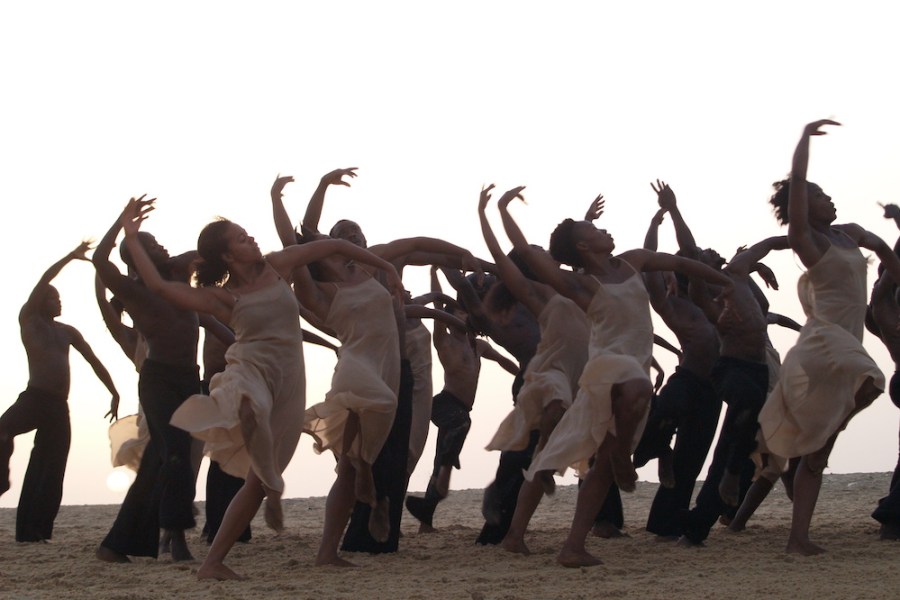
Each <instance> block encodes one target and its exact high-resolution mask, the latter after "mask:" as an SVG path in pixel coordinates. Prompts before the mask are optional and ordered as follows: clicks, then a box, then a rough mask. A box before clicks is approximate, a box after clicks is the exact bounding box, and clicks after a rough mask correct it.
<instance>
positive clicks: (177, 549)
mask: <svg viewBox="0 0 900 600" xmlns="http://www.w3.org/2000/svg"><path fill="white" fill-rule="evenodd" d="M168 533H169V539H170V540H171V547H172V560H173V561H175V562H184V561H186V560H194V557H193V556H192V555H191V551H190V550H189V549H188V546H187V541H186V540H185V539H184V530H178V529H171V530H168Z"/></svg>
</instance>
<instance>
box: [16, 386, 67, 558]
mask: <svg viewBox="0 0 900 600" xmlns="http://www.w3.org/2000/svg"><path fill="white" fill-rule="evenodd" d="M29 431H34V432H35V434H34V448H33V449H32V450H31V458H30V459H29V460H28V468H27V469H26V470H25V479H24V480H23V481H22V493H21V495H20V496H19V507H18V509H17V510H16V541H17V542H39V541H41V540H49V539H51V537H52V536H53V521H54V520H55V519H56V515H57V514H58V513H59V505H60V503H61V502H62V492H63V478H64V477H65V474H66V461H67V460H68V456H69V444H70V442H71V439H72V430H71V427H70V425H69V406H68V404H67V403H66V398H65V397H63V396H57V395H54V394H50V393H48V392H44V391H42V390H38V389H35V388H28V389H26V390H25V391H24V392H22V393H21V394H19V398H18V399H17V400H16V402H15V403H14V404H13V405H12V406H10V407H9V409H8V410H7V411H6V412H5V413H3V416H2V417H0V435H2V436H4V437H6V438H7V439H6V440H5V442H3V443H2V444H0V468H2V469H4V473H5V475H3V482H0V483H2V484H3V487H4V488H5V487H6V481H8V479H9V459H10V457H11V456H12V453H13V438H14V437H15V436H17V435H20V434H22V433H27V432H29Z"/></svg>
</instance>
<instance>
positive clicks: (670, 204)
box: [650, 179, 677, 210]
mask: <svg viewBox="0 0 900 600" xmlns="http://www.w3.org/2000/svg"><path fill="white" fill-rule="evenodd" d="M650 187H651V188H653V191H654V192H656V201H657V202H658V203H659V207H660V208H661V209H663V210H672V209H673V208H675V207H676V206H677V202H676V200H675V192H674V191H672V188H670V187H669V184H668V183H666V182H665V181H660V180H659V179H657V180H656V183H655V184H654V183H653V182H652V181H651V182H650Z"/></svg>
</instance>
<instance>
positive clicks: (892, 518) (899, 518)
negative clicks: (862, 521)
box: [872, 372, 900, 526]
mask: <svg viewBox="0 0 900 600" xmlns="http://www.w3.org/2000/svg"><path fill="white" fill-rule="evenodd" d="M889 391H890V395H891V402H893V403H894V405H895V406H897V408H900V373H897V372H895V373H894V375H893V377H891V385H890V388H889ZM872 518H873V519H875V520H876V521H878V522H879V523H882V524H884V525H895V526H900V456H898V457H897V466H896V467H895V468H894V475H893V477H891V487H890V491H889V492H888V495H887V496H885V497H884V498H882V499H881V500H879V501H878V508H876V509H875V512H873V513H872Z"/></svg>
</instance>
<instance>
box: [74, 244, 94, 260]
mask: <svg viewBox="0 0 900 600" xmlns="http://www.w3.org/2000/svg"><path fill="white" fill-rule="evenodd" d="M92 243H93V242H92V241H91V240H82V241H81V243H80V244H78V247H77V248H75V249H74V250H72V251H71V252H69V257H71V258H72V259H73V260H90V259H89V258H88V257H87V251H88V250H91V244H92Z"/></svg>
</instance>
